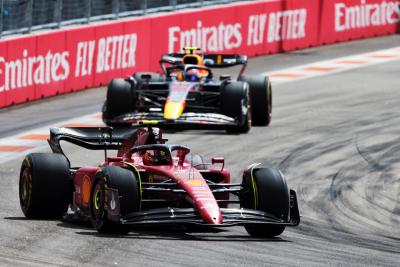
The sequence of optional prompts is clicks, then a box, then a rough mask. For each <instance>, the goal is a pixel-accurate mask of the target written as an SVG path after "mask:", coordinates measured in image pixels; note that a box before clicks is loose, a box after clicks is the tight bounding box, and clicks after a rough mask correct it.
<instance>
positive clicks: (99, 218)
mask: <svg viewBox="0 0 400 267" xmlns="http://www.w3.org/2000/svg"><path fill="white" fill-rule="evenodd" d="M109 189H115V190H117V192H118V199H114V201H118V203H114V204H115V205H118V206H119V209H120V214H119V216H117V217H115V218H116V219H115V220H112V219H111V218H110V216H109V214H108V213H109V210H108V207H109V206H112V204H111V205H110V203H111V202H107V201H112V200H110V199H109V197H110V195H109ZM139 208H140V190H139V182H138V177H137V175H136V174H135V172H132V171H131V170H128V169H124V168H121V167H118V166H107V167H104V168H102V170H101V171H100V172H98V173H97V174H96V177H95V179H94V181H93V184H92V188H91V194H90V201H89V209H90V219H91V221H92V224H93V227H94V228H95V229H96V230H97V231H98V232H100V233H104V234H126V233H128V232H129V229H128V228H127V227H124V226H123V225H121V224H120V223H119V218H120V217H124V216H125V215H127V214H129V213H131V212H135V211H138V210H139Z"/></svg>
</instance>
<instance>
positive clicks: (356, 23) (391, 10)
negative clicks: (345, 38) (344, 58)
mask: <svg viewBox="0 0 400 267" xmlns="http://www.w3.org/2000/svg"><path fill="white" fill-rule="evenodd" d="M399 21H400V2H399V1H395V2H387V1H383V2H381V3H379V4H378V3H371V4H368V3H367V1H366V0H361V1H360V4H359V5H354V6H347V5H346V4H345V3H336V4H335V31H336V32H342V31H345V30H350V29H357V28H364V27H369V26H383V25H387V24H396V23H398V22H399Z"/></svg>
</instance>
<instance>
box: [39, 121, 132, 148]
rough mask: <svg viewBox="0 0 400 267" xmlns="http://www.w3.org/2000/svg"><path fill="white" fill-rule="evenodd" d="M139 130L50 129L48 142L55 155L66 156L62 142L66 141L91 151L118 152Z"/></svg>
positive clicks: (104, 128) (107, 128) (102, 128)
mask: <svg viewBox="0 0 400 267" xmlns="http://www.w3.org/2000/svg"><path fill="white" fill-rule="evenodd" d="M136 131H137V129H132V128H121V129H116V130H113V128H112V127H86V128H84V127H70V128H50V138H49V139H48V140H47V141H48V143H49V145H50V148H51V150H52V151H53V152H54V153H59V154H64V152H63V150H62V148H61V145H60V141H66V142H69V143H72V144H75V145H78V146H80V147H84V148H86V149H90V150H118V149H120V148H122V147H123V146H125V145H126V144H125V141H129V140H131V139H132V138H133V135H134V134H135V133H136Z"/></svg>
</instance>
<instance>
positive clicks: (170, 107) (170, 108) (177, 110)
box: [164, 101, 184, 120]
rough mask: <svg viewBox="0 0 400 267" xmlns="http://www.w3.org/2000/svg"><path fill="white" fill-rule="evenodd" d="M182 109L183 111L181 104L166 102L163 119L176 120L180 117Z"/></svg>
mask: <svg viewBox="0 0 400 267" xmlns="http://www.w3.org/2000/svg"><path fill="white" fill-rule="evenodd" d="M183 109H184V104H183V103H180V102H171V101H167V103H165V108H164V119H166V120H176V119H178V118H179V117H180V116H181V115H182V113H183Z"/></svg>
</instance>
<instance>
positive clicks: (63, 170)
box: [19, 127, 300, 237]
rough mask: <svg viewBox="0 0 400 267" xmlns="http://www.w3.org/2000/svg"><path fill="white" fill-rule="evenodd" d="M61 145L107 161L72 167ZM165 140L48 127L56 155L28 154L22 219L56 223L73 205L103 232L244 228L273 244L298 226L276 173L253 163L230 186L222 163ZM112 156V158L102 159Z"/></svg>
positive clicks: (138, 132)
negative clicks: (288, 228)
mask: <svg viewBox="0 0 400 267" xmlns="http://www.w3.org/2000/svg"><path fill="white" fill-rule="evenodd" d="M60 141H67V142H70V143H73V144H75V145H78V146H81V147H84V148H87V149H93V150H103V149H104V150H105V152H106V159H105V162H104V163H103V164H102V165H101V166H84V167H71V166H70V161H69V160H68V159H67V157H66V156H65V155H64V153H63V150H62V148H61V146H60ZM165 141H166V140H165V139H163V138H162V134H161V131H160V130H159V129H158V128H151V127H148V128H138V129H118V130H116V131H113V130H112V128H108V127H105V128H52V129H51V130H50V139H49V144H50V147H51V149H52V150H53V152H54V153H34V154H29V155H27V156H26V158H25V159H24V161H23V163H22V167H21V173H20V181H19V196H20V204H21V208H22V211H23V213H24V214H25V216H26V217H27V218H60V217H62V216H63V215H64V214H65V213H66V212H67V210H68V207H69V206H70V207H71V210H72V211H73V212H74V213H75V214H80V215H83V216H84V217H86V218H90V219H91V221H92V223H93V226H94V228H95V229H97V230H98V231H99V232H103V233H127V232H129V231H130V230H131V229H132V227H134V226H139V225H140V226H148V225H170V224H181V225H201V226H206V227H224V226H234V225H243V226H244V227H245V228H246V230H247V232H248V233H249V234H250V235H251V236H254V237H271V236H276V235H279V234H281V233H282V232H283V231H284V229H285V227H286V226H296V225H298V224H299V222H300V217H299V210H298V205H297V200H296V193H295V191H293V190H289V189H288V187H287V184H286V181H285V178H284V176H283V175H282V173H281V172H280V171H279V170H277V169H274V168H266V167H262V166H261V165H259V164H252V165H250V166H249V167H248V168H247V170H245V171H244V173H243V180H242V182H241V183H236V184H235V183H230V173H229V171H228V170H227V169H225V167H224V159H223V158H217V157H215V158H213V159H212V160H211V163H209V164H208V163H204V162H203V160H202V158H201V157H200V156H198V155H193V154H191V153H190V150H189V148H188V147H186V146H182V145H174V144H165ZM110 149H114V150H118V152H117V153H118V154H117V156H116V157H109V156H107V150H110ZM232 194H233V195H235V196H237V197H238V198H230V195H232ZM235 199H236V200H235ZM228 204H229V205H232V206H233V207H230V208H228Z"/></svg>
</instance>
